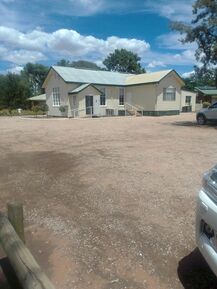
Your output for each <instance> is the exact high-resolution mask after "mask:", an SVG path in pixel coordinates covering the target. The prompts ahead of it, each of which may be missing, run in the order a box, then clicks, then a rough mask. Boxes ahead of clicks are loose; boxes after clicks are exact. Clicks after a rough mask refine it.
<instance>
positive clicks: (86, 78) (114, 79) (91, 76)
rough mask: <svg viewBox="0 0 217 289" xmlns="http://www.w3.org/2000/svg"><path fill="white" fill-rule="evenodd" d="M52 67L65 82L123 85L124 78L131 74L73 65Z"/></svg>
mask: <svg viewBox="0 0 217 289" xmlns="http://www.w3.org/2000/svg"><path fill="white" fill-rule="evenodd" d="M52 68H53V69H54V70H55V71H56V72H57V73H58V74H59V75H60V76H61V77H62V78H63V80H64V81H66V82H77V83H85V84H87V83H93V84H102V85H120V86H122V85H125V79H126V78H127V77H128V76H132V74H126V73H119V72H110V71H101V70H90V69H80V68H79V69H78V68H73V67H63V66H52Z"/></svg>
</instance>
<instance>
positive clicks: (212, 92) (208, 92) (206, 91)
mask: <svg viewBox="0 0 217 289" xmlns="http://www.w3.org/2000/svg"><path fill="white" fill-rule="evenodd" d="M195 89H196V90H198V91H200V92H202V93H203V94H205V95H217V89H215V88H212V89H211V88H210V89H203V88H199V87H196V88H195Z"/></svg>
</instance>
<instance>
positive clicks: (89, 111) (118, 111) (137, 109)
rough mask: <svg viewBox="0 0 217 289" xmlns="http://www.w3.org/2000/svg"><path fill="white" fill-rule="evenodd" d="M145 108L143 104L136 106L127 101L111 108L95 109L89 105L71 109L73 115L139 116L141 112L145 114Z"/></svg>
mask: <svg viewBox="0 0 217 289" xmlns="http://www.w3.org/2000/svg"><path fill="white" fill-rule="evenodd" d="M143 111H144V108H143V107H142V106H139V105H138V106H135V105H131V104H129V103H125V104H124V106H123V107H117V108H110V107H102V106H100V107H98V108H97V109H96V110H94V107H93V106H88V107H86V108H82V109H79V108H76V109H72V110H71V117H73V118H79V117H90V118H92V117H93V116H94V117H106V116H107V117H111V116H131V115H132V113H131V112H133V114H134V115H135V116H137V115H138V114H139V113H141V115H143Z"/></svg>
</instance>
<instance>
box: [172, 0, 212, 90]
mask: <svg viewBox="0 0 217 289" xmlns="http://www.w3.org/2000/svg"><path fill="white" fill-rule="evenodd" d="M171 28H172V29H173V30H176V31H179V32H180V33H181V34H182V35H184V38H183V39H182V42H183V43H188V42H190V43H192V42H196V43H197V46H198V47H197V49H196V52H195V57H196V59H197V60H198V61H199V62H201V63H202V64H203V67H201V68H197V71H196V73H199V74H200V73H202V74H203V73H207V72H208V73H209V74H210V72H211V73H213V74H214V78H215V86H216V87H217V68H216V65H217V1H216V0H196V1H195V3H194V4H193V19H192V21H191V23H190V24H186V23H183V22H172V23H171ZM209 71H210V72H209Z"/></svg>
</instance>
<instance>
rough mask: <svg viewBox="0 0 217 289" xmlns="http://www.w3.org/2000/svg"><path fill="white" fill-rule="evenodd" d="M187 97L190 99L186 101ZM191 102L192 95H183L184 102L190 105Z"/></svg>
mask: <svg viewBox="0 0 217 289" xmlns="http://www.w3.org/2000/svg"><path fill="white" fill-rule="evenodd" d="M187 97H188V98H190V101H187ZM191 102H192V96H191V95H186V96H185V104H189V105H190V104H191Z"/></svg>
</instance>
